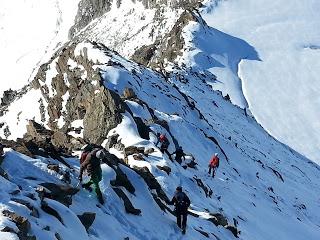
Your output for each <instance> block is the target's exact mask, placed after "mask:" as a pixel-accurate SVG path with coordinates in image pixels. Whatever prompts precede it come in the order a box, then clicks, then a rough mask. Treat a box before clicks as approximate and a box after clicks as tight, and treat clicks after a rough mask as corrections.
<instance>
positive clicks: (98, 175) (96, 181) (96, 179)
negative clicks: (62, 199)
mask: <svg viewBox="0 0 320 240" xmlns="http://www.w3.org/2000/svg"><path fill="white" fill-rule="evenodd" d="M101 180H102V172H100V171H99V172H98V173H95V174H92V175H91V178H90V180H89V182H87V183H85V184H83V185H82V186H83V187H90V186H91V185H92V184H93V186H94V190H95V192H96V194H97V196H98V199H102V193H101V190H100V187H99V182H100V181H101Z"/></svg>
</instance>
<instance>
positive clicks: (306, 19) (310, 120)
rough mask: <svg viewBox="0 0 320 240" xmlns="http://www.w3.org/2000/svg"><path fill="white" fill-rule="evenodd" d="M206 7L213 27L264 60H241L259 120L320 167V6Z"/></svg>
mask: <svg viewBox="0 0 320 240" xmlns="http://www.w3.org/2000/svg"><path fill="white" fill-rule="evenodd" d="M205 5H206V7H205V8H204V10H203V17H204V19H205V20H206V22H207V23H208V25H209V26H210V27H213V28H217V29H219V30H220V31H222V32H224V33H227V34H230V35H232V36H234V37H237V38H240V39H242V40H244V41H246V42H247V43H248V44H250V45H251V46H252V47H253V48H254V49H255V51H257V53H258V55H259V57H260V59H261V61H248V60H246V59H243V60H242V61H241V62H240V64H239V70H238V76H239V78H240V79H241V81H242V87H243V93H244V95H245V98H246V100H247V101H248V104H249V108H250V110H251V112H252V113H253V115H254V116H255V117H256V119H257V120H258V122H259V123H261V125H262V126H263V127H264V128H265V129H266V130H267V131H268V132H269V133H270V134H272V135H273V136H275V137H276V138H277V139H279V141H281V142H284V143H286V144H288V145H289V146H291V147H292V148H294V149H295V150H297V151H298V152H300V153H302V154H304V155H305V156H307V157H308V158H310V159H312V160H313V161H315V162H317V163H320V157H319V148H320V138H319V135H320V122H319V120H318V119H319V114H318V111H319V108H320V97H319V94H318V93H319V90H320V82H319V81H318V80H317V79H318V76H319V74H320V62H319V57H320V28H319V22H320V17H319V14H318V13H319V11H320V2H319V1H318V0H306V1H299V0H292V1H286V0H277V1H272V2H268V1H262V0H259V1H257V0H248V1H247V0H232V1H211V0H207V1H205ZM231 90H232V89H231Z"/></svg>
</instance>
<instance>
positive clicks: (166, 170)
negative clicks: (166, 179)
mask: <svg viewBox="0 0 320 240" xmlns="http://www.w3.org/2000/svg"><path fill="white" fill-rule="evenodd" d="M157 168H159V169H160V170H162V171H164V172H166V173H167V174H168V175H169V174H170V172H171V168H170V167H168V166H159V165H157Z"/></svg>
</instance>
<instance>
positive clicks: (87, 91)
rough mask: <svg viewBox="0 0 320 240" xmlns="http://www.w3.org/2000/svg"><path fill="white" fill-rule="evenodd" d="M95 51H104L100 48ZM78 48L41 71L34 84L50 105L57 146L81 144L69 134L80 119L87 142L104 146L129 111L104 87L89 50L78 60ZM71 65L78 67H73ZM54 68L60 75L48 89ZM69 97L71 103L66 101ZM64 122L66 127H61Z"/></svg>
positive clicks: (61, 54)
mask: <svg viewBox="0 0 320 240" xmlns="http://www.w3.org/2000/svg"><path fill="white" fill-rule="evenodd" d="M95 47H97V48H99V49H100V48H105V47H104V46H103V45H98V44H96V45H95ZM75 48H76V44H75V43H71V44H69V45H68V46H66V47H65V48H64V49H62V50H61V51H60V52H58V53H57V54H56V56H55V58H53V59H52V60H51V61H50V62H48V63H46V64H44V65H43V66H42V67H41V68H40V69H39V71H38V73H37V75H36V77H35V79H34V81H33V84H32V85H33V86H34V87H35V88H39V89H40V90H41V92H42V95H43V97H44V99H46V101H47V105H48V106H47V113H48V116H49V119H48V126H49V127H50V129H51V130H52V131H53V133H52V134H53V140H52V142H53V144H54V145H57V146H59V145H68V144H70V143H71V144H73V145H78V146H79V145H80V144H81V142H79V140H78V139H75V138H72V137H70V136H69V135H68V134H67V133H68V132H69V131H71V130H73V128H71V123H72V122H73V121H75V120H79V119H80V120H83V128H84V129H83V137H84V139H85V141H86V142H91V143H96V144H101V143H102V141H103V140H104V139H106V138H107V134H108V132H109V130H110V129H112V128H114V127H115V126H117V125H118V124H119V123H120V122H121V120H122V116H121V113H123V112H124V111H125V109H126V106H125V104H124V103H123V100H122V99H121V98H120V96H119V95H118V94H116V93H114V92H112V91H111V90H109V89H107V88H105V87H104V86H103V84H102V79H101V76H100V73H99V70H98V69H96V68H94V67H93V66H94V65H95V64H96V62H92V61H90V60H89V59H88V56H87V49H86V48H84V49H83V52H82V55H80V56H75V54H74V51H75ZM70 61H72V62H74V63H75V64H76V65H77V66H76V67H70V65H69V64H70ZM52 67H54V68H55V69H56V72H57V74H56V76H54V77H53V78H52V83H51V86H48V85H46V75H47V71H50V70H51V69H50V68H52ZM84 73H85V75H86V77H85V78H84V77H83V76H84ZM40 82H41V84H40ZM66 94H67V95H68V96H69V97H68V99H64V96H66ZM59 119H60V120H59ZM61 119H63V126H61V124H58V120H59V121H60V122H61ZM80 132H81V129H80Z"/></svg>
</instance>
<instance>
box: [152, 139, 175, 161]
mask: <svg viewBox="0 0 320 240" xmlns="http://www.w3.org/2000/svg"><path fill="white" fill-rule="evenodd" d="M159 143H160V144H161V145H160V151H161V152H162V153H166V154H167V155H168V157H169V159H170V160H171V161H172V158H171V154H170V153H169V152H168V147H169V144H170V142H169V140H168V139H167V137H166V135H165V134H160V135H158V142H157V144H156V146H158V144H159Z"/></svg>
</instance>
